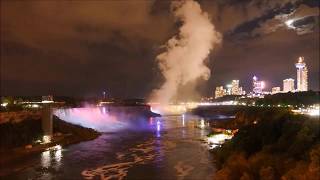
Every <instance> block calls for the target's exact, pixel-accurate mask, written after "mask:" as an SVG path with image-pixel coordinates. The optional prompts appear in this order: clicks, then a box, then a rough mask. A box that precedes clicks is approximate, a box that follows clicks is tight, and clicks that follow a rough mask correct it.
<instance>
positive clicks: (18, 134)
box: [0, 116, 100, 175]
mask: <svg viewBox="0 0 320 180" xmlns="http://www.w3.org/2000/svg"><path fill="white" fill-rule="evenodd" d="M53 132H54V135H53V138H52V141H51V142H50V143H46V144H41V143H40V139H41V138H42V136H43V132H42V130H41V119H26V120H24V121H22V122H19V123H10V122H8V123H3V124H1V125H0V138H1V141H0V143H1V150H0V165H1V169H2V170H1V171H0V175H3V174H5V173H6V172H7V171H8V169H7V170H6V168H7V167H6V166H7V165H8V164H10V163H11V162H15V161H17V160H19V159H20V158H22V157H25V156H29V155H32V154H36V153H40V152H42V151H45V150H47V149H48V148H50V147H53V146H56V145H60V146H66V145H70V144H75V143H79V142H82V141H89V140H92V139H95V138H97V137H98V136H99V135H100V133H99V132H97V131H95V130H93V129H91V128H84V127H81V126H79V125H75V124H71V123H67V122H65V121H63V120H61V119H59V118H58V117H56V116H54V117H53Z"/></svg>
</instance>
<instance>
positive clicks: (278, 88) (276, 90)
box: [271, 87, 281, 94]
mask: <svg viewBox="0 0 320 180" xmlns="http://www.w3.org/2000/svg"><path fill="white" fill-rule="evenodd" d="M280 91H281V90H280V87H273V88H272V89H271V94H277V93H279V92H280Z"/></svg>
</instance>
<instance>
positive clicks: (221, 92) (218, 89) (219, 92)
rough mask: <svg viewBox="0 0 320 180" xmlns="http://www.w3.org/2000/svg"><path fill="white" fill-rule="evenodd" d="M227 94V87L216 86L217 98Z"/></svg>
mask: <svg viewBox="0 0 320 180" xmlns="http://www.w3.org/2000/svg"><path fill="white" fill-rule="evenodd" d="M226 94H227V91H226V89H224V88H223V86H218V87H216V91H215V96H214V97H215V98H216V99H217V98H219V97H223V96H225V95H226Z"/></svg>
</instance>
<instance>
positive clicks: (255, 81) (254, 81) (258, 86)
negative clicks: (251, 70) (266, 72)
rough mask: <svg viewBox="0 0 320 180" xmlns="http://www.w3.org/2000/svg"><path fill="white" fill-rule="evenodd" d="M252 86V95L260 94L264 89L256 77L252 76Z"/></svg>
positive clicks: (261, 82) (262, 83)
mask: <svg viewBox="0 0 320 180" xmlns="http://www.w3.org/2000/svg"><path fill="white" fill-rule="evenodd" d="M252 84H253V93H254V94H261V93H262V90H263V88H264V82H263V81H258V78H257V76H253V78H252Z"/></svg>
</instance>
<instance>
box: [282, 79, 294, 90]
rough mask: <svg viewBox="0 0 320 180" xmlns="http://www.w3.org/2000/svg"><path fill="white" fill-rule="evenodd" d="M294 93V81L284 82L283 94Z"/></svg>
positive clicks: (287, 80) (286, 80)
mask: <svg viewBox="0 0 320 180" xmlns="http://www.w3.org/2000/svg"><path fill="white" fill-rule="evenodd" d="M290 91H291V92H293V91H294V79H292V78H289V79H285V80H283V92H290Z"/></svg>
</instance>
